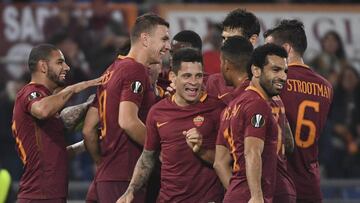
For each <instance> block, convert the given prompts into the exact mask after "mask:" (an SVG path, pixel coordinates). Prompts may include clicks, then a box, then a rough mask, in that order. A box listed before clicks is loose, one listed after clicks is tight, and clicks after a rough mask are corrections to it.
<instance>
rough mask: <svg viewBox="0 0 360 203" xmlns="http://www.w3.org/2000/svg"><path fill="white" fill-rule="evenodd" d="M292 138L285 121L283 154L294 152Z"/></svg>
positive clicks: (288, 125) (287, 123)
mask: <svg viewBox="0 0 360 203" xmlns="http://www.w3.org/2000/svg"><path fill="white" fill-rule="evenodd" d="M294 147H295V144H294V136H293V134H292V132H291V128H290V124H289V122H288V121H287V120H286V123H285V153H286V154H291V153H292V152H293V151H294Z"/></svg>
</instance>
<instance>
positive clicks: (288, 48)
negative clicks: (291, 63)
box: [282, 43, 292, 54]
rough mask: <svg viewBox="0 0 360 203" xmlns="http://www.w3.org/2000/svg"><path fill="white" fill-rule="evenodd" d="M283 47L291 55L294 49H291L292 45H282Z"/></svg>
mask: <svg viewBox="0 0 360 203" xmlns="http://www.w3.org/2000/svg"><path fill="white" fill-rule="evenodd" d="M282 47H284V49H285V50H286V52H287V53H288V54H289V53H290V51H291V49H292V47H291V45H290V44H289V43H284V44H283V45H282Z"/></svg>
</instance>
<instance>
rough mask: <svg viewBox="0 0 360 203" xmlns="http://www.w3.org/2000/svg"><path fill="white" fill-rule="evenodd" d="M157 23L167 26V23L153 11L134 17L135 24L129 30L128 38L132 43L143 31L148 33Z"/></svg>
mask: <svg viewBox="0 0 360 203" xmlns="http://www.w3.org/2000/svg"><path fill="white" fill-rule="evenodd" d="M158 25H164V26H166V27H169V23H168V22H167V21H165V20H164V19H163V18H161V17H160V16H158V15H156V14H154V13H145V14H144V15H142V16H139V17H137V18H136V21H135V25H134V27H133V28H132V30H131V33H130V39H131V43H134V42H135V41H137V39H139V37H140V34H141V33H143V32H148V33H150V32H151V31H152V29H154V28H155V27H156V26H158Z"/></svg>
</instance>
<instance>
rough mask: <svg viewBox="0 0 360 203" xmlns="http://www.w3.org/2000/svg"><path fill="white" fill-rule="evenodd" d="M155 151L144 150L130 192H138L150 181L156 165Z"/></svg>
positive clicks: (137, 164)
mask: <svg viewBox="0 0 360 203" xmlns="http://www.w3.org/2000/svg"><path fill="white" fill-rule="evenodd" d="M156 154H158V153H156V152H155V151H147V150H144V151H143V152H142V154H141V156H140V158H139V160H138V162H137V163H136V167H135V171H134V175H133V177H132V179H131V182H130V185H129V188H128V190H131V191H133V192H136V191H138V190H139V189H140V188H141V187H142V186H143V185H144V184H145V183H146V182H147V180H148V179H149V176H150V173H151V172H152V170H153V168H154V165H155V157H156Z"/></svg>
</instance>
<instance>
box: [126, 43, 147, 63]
mask: <svg viewBox="0 0 360 203" xmlns="http://www.w3.org/2000/svg"><path fill="white" fill-rule="evenodd" d="M126 57H129V58H133V59H134V60H135V61H136V62H138V63H141V64H143V65H144V66H149V64H148V58H149V57H148V55H147V53H146V52H145V50H141V48H139V47H137V46H134V47H131V49H130V51H129V54H128V55H127V56H126Z"/></svg>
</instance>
